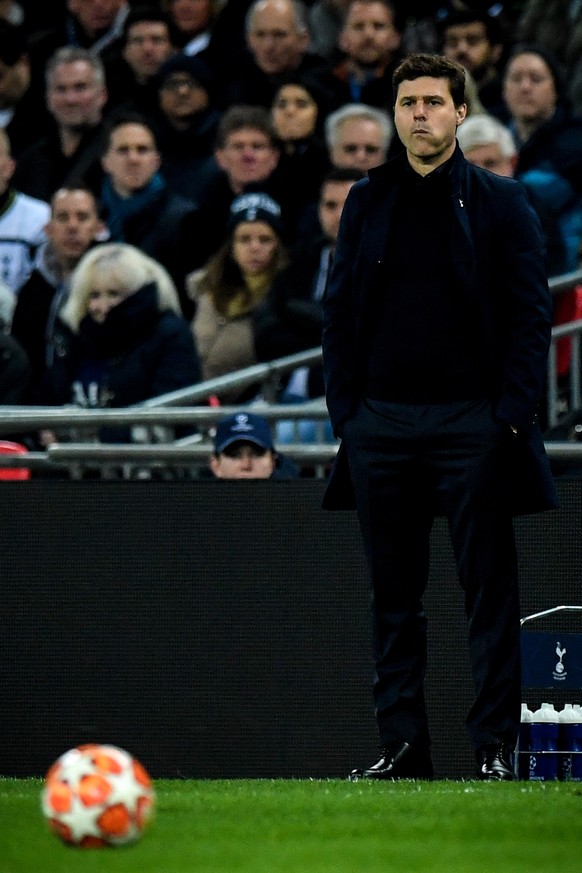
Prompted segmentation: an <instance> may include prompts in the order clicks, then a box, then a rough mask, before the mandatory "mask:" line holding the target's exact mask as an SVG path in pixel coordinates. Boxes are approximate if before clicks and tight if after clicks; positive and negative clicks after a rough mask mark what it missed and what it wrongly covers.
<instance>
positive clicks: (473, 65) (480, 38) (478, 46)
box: [443, 21, 502, 82]
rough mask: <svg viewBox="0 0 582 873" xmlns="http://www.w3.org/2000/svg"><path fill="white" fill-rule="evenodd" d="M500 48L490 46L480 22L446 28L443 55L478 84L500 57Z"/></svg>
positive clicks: (499, 46) (485, 30)
mask: <svg viewBox="0 0 582 873" xmlns="http://www.w3.org/2000/svg"><path fill="white" fill-rule="evenodd" d="M501 51H502V46H501V45H492V43H490V42H489V37H488V36H487V28H486V27H485V25H484V24H483V22H482V21H471V22H469V23H468V24H454V25H451V26H450V27H447V28H446V30H445V34H444V40H443V54H444V55H445V57H447V58H448V59H449V60H450V61H456V62H457V63H458V64H461V66H463V67H465V69H466V70H468V71H469V72H470V73H471V75H472V76H473V78H474V79H475V80H476V81H477V82H478V81H479V80H480V79H482V78H483V76H484V75H485V73H487V72H488V71H489V70H491V68H493V67H495V64H496V63H497V62H498V61H499V58H500V57H501Z"/></svg>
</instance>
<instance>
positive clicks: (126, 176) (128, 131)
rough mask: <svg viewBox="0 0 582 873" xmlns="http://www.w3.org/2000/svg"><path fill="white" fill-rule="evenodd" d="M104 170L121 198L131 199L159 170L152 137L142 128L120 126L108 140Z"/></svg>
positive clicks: (158, 155)
mask: <svg viewBox="0 0 582 873" xmlns="http://www.w3.org/2000/svg"><path fill="white" fill-rule="evenodd" d="M102 164H103V169H104V170H105V172H106V173H109V175H110V176H111V183H112V185H113V188H114V189H115V191H116V192H117V193H118V194H119V195H120V196H121V197H131V196H132V195H133V194H135V193H136V192H137V191H141V189H142V188H145V186H146V185H148V184H149V183H150V182H151V180H152V178H153V177H154V175H155V173H156V172H157V171H158V169H159V167H160V154H159V152H158V149H157V147H156V143H155V140H154V136H153V134H152V132H151V131H150V129H149V128H148V127H144V126H143V125H141V124H121V125H120V126H119V127H116V128H115V130H114V131H113V132H112V134H111V136H110V138H109V145H108V147H107V151H106V152H105V154H104V156H103V158H102Z"/></svg>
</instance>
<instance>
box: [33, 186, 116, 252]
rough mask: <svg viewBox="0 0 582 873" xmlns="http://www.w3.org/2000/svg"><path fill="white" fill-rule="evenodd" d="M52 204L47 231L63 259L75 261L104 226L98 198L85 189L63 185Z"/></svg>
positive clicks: (53, 245) (55, 249)
mask: <svg viewBox="0 0 582 873" xmlns="http://www.w3.org/2000/svg"><path fill="white" fill-rule="evenodd" d="M51 206H52V210H51V217H50V220H49V222H48V224H47V226H46V228H45V230H46V234H47V236H48V238H49V239H50V241H51V245H52V247H53V249H54V251H55V253H56V255H57V258H58V259H59V260H60V261H61V262H62V263H65V264H70V263H76V262H77V261H79V260H80V259H81V257H82V256H83V255H84V254H85V252H86V251H87V249H88V248H89V246H90V245H91V244H92V243H93V242H94V241H95V239H96V238H97V237H98V236H99V234H100V233H101V232H102V231H103V229H104V227H103V223H102V221H101V220H100V218H99V215H98V214H97V205H96V203H95V198H94V197H93V196H92V195H91V194H90V193H89V192H88V191H84V190H82V189H61V190H59V191H57V192H56V194H55V195H54V196H53V199H52V204H51Z"/></svg>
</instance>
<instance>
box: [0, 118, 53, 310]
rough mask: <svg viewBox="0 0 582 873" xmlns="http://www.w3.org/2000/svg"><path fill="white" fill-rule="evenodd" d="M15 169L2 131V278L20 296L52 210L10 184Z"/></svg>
mask: <svg viewBox="0 0 582 873" xmlns="http://www.w3.org/2000/svg"><path fill="white" fill-rule="evenodd" d="M14 168H15V161H14V159H13V158H12V156H11V154H10V141H9V139H8V137H7V136H6V134H5V132H4V131H3V130H2V129H0V279H1V280H2V282H4V283H5V284H6V285H8V287H9V288H10V289H11V290H12V291H13V293H14V294H18V292H19V291H20V288H21V287H22V285H24V283H25V282H26V280H27V279H28V277H29V275H30V273H31V270H32V265H33V261H34V256H35V253H36V250H37V249H38V247H39V246H40V245H41V244H42V243H43V242H44V240H45V238H46V237H45V234H44V228H45V225H46V223H47V221H48V218H49V215H50V208H49V206H48V205H47V204H46V203H45V202H44V201H42V200H37V199H36V198H34V197H28V196H27V195H26V194H22V192H20V191H18V190H16V188H14V187H13V186H12V185H11V184H10V183H11V180H12V177H13V175H14Z"/></svg>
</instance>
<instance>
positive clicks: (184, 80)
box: [155, 52, 220, 202]
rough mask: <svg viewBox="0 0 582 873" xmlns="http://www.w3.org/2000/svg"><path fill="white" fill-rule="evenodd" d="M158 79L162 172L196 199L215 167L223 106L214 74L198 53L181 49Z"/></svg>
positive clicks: (176, 187) (173, 185)
mask: <svg viewBox="0 0 582 873" xmlns="http://www.w3.org/2000/svg"><path fill="white" fill-rule="evenodd" d="M156 80H157V81H156V84H157V94H158V111H157V114H156V116H155V123H156V128H157V131H158V138H159V142H160V153H161V155H162V167H161V170H162V175H163V176H164V179H165V180H166V182H167V184H168V187H169V188H171V189H172V191H175V192H176V193H177V194H181V195H182V196H183V197H188V198H189V199H190V200H193V201H195V202H197V201H198V197H199V195H200V192H201V191H202V190H203V189H204V185H205V184H206V180H207V178H208V176H209V175H211V174H212V173H213V172H216V164H215V161H214V158H213V150H214V142H215V139H216V132H217V129H218V123H219V121H220V111H219V110H218V109H217V107H216V102H215V86H214V76H213V74H212V72H211V70H210V68H209V67H208V66H207V65H206V64H205V63H204V61H202V60H201V59H200V58H199V57H198V56H192V57H190V56H188V55H185V54H182V52H179V53H178V54H175V55H173V56H172V57H171V58H169V59H168V60H167V61H166V62H165V63H164V64H163V65H162V67H161V68H160V71H159V73H158V75H157V77H156Z"/></svg>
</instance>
